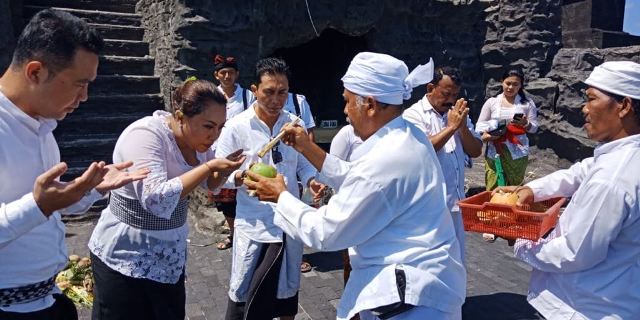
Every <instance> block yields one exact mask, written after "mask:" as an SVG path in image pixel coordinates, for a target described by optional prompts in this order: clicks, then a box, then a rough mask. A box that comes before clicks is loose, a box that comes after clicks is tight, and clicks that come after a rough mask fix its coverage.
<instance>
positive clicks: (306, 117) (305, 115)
mask: <svg viewBox="0 0 640 320" xmlns="http://www.w3.org/2000/svg"><path fill="white" fill-rule="evenodd" d="M296 97H297V99H298V104H299V106H300V114H298V112H297V110H296V106H295V105H294V104H293V93H291V92H289V97H288V98H287V102H285V104H284V110H286V111H289V113H292V114H294V115H297V116H299V117H300V119H302V121H304V124H305V126H304V127H305V128H306V129H307V130H308V129H311V128H315V126H316V122H315V121H314V120H313V114H311V106H309V103H308V102H307V97H305V96H303V95H301V94H296Z"/></svg>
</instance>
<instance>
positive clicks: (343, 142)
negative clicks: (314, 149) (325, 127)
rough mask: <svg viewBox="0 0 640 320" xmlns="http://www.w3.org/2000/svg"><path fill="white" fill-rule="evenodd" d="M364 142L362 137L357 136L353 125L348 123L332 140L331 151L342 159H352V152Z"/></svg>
mask: <svg viewBox="0 0 640 320" xmlns="http://www.w3.org/2000/svg"><path fill="white" fill-rule="evenodd" d="M361 144H362V139H360V137H358V136H356V134H355V132H354V131H353V126H352V125H350V124H349V125H346V126H344V127H342V129H340V131H338V133H336V135H335V136H334V137H333V139H332V140H331V147H330V148H329V153H331V154H332V155H334V156H336V157H338V158H340V160H344V161H350V159H351V153H352V152H353V150H355V149H356V148H357V147H358V146H360V145H361Z"/></svg>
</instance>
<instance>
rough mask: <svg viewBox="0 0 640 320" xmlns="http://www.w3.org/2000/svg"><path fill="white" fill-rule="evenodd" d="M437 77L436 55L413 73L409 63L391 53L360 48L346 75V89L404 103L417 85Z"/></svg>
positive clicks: (343, 80) (392, 102)
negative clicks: (434, 60)
mask: <svg viewBox="0 0 640 320" xmlns="http://www.w3.org/2000/svg"><path fill="white" fill-rule="evenodd" d="M432 79H433V59H431V58H429V63H427V64H426V65H419V66H417V67H416V68H415V69H413V71H411V73H410V74H409V68H407V65H406V64H405V63H404V62H402V61H401V60H398V59H396V58H394V57H392V56H390V55H387V54H381V53H373V52H360V53H358V54H357V55H356V56H355V57H354V58H353V60H351V64H350V65H349V68H348V69H347V73H345V75H344V76H343V77H342V83H343V84H344V87H345V89H347V90H349V91H351V92H353V93H355V94H357V95H359V96H363V97H366V96H372V97H374V98H375V99H376V101H380V102H382V103H387V104H392V105H401V104H402V101H403V100H407V99H409V98H411V91H412V90H413V88H415V87H417V86H419V85H421V84H425V83H427V82H429V81H431V80H432Z"/></svg>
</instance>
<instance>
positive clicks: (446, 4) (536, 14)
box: [0, 0, 640, 160]
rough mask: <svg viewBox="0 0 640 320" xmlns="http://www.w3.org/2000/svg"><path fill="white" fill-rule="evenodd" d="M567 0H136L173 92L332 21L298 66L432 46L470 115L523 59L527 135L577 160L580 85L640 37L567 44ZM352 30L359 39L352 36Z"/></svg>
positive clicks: (5, 20) (427, 52)
mask: <svg viewBox="0 0 640 320" xmlns="http://www.w3.org/2000/svg"><path fill="white" fill-rule="evenodd" d="M580 1H588V4H591V3H594V4H595V3H601V4H606V3H607V2H606V1H605V0H576V1H570V2H571V4H572V5H573V7H572V8H573V10H574V11H575V8H574V7H576V6H577V4H576V3H578V2H580ZM20 3H21V0H9V1H0V28H1V29H0V30H3V31H5V30H6V31H9V32H3V33H2V34H0V67H5V66H6V65H7V64H8V63H9V61H10V53H11V52H10V50H11V49H10V48H12V46H13V43H14V42H15V38H14V37H13V36H12V35H13V34H14V32H13V31H14V30H17V29H19V27H16V26H17V25H18V26H19V24H16V21H18V20H16V17H18V18H20V17H21V14H20V13H16V12H17V11H16V8H19V7H20ZM563 3H565V5H566V4H567V3H569V2H567V1H561V0H537V1H518V0H494V1H473V0H466V1H465V0H441V1H436V0H402V1H390V0H352V1H333V0H314V1H309V8H308V9H309V12H310V13H311V16H312V18H313V25H312V24H311V22H310V18H309V12H308V11H307V6H306V4H305V1H301V0H281V1H257V0H247V1H223V0H217V1H209V0H139V1H138V4H137V7H136V11H137V12H138V13H139V14H141V15H142V17H143V26H144V27H145V40H146V41H148V42H149V43H150V54H151V55H152V56H154V57H155V74H156V75H157V76H159V77H160V80H161V88H162V93H163V95H164V97H165V101H166V102H168V100H169V97H170V94H171V89H172V88H174V87H175V86H177V85H179V84H180V83H181V82H182V81H183V80H184V79H186V78H187V77H188V76H192V75H195V76H197V77H199V78H203V79H212V78H213V76H212V67H213V62H212V57H213V56H214V55H215V54H217V53H220V54H223V55H225V56H226V55H233V56H235V57H236V58H237V60H238V63H239V66H240V72H241V77H240V81H239V82H240V83H241V84H242V85H243V86H245V87H247V86H248V85H249V84H250V82H251V81H252V72H251V70H252V69H253V67H254V64H255V61H256V60H258V59H259V58H262V57H265V56H270V55H274V54H280V53H282V52H287V50H292V48H300V47H302V46H304V45H305V44H308V43H313V42H314V41H317V40H318V39H322V38H323V37H325V36H326V35H327V34H328V33H330V32H333V33H334V34H342V35H344V37H345V38H344V39H347V40H344V41H343V43H339V42H335V43H331V44H330V45H331V46H334V47H329V48H325V47H322V46H320V47H317V46H316V47H314V48H315V49H314V50H319V51H321V52H320V53H317V52H308V51H307V52H306V54H308V55H309V56H308V57H307V56H304V55H303V58H302V59H300V60H301V61H302V62H299V63H300V64H301V66H298V68H302V69H305V68H316V69H314V70H318V69H322V68H328V67H331V66H333V68H335V70H341V71H340V72H344V70H345V69H346V66H347V64H348V62H349V61H339V62H330V61H324V59H323V57H322V55H323V54H331V53H332V52H336V51H340V50H345V49H344V47H349V46H352V47H353V48H351V50H355V48H356V47H357V49H364V50H369V51H376V52H382V53H388V54H391V55H394V56H396V57H398V58H400V59H402V60H404V61H405V62H406V63H407V65H408V66H409V68H410V69H411V68H413V67H415V66H416V65H417V64H419V63H424V62H426V60H427V59H428V57H433V58H434V60H435V61H436V64H437V65H452V66H456V67H459V68H460V69H461V70H463V73H464V83H463V87H464V89H465V91H464V92H463V96H464V97H466V98H467V99H468V100H470V101H471V107H472V112H471V113H472V117H473V118H474V119H475V117H477V115H478V114H479V112H480V108H481V107H482V104H483V103H484V101H485V99H486V98H488V97H490V96H493V95H495V94H496V93H498V92H499V90H500V76H501V74H502V72H503V71H504V70H505V69H506V68H508V67H512V66H518V67H521V68H523V69H524V71H525V75H526V78H527V79H526V87H525V88H526V90H527V92H528V93H529V95H530V96H531V97H532V98H533V100H534V101H535V102H536V105H537V106H538V108H539V121H540V124H541V127H540V131H539V133H538V134H535V135H532V137H531V140H532V141H533V143H534V144H537V145H538V146H539V147H542V148H552V149H553V150H554V151H555V152H556V153H557V154H558V155H560V156H562V157H564V158H567V159H569V160H577V159H580V158H584V157H586V156H588V155H590V154H591V151H592V148H593V142H591V141H589V140H588V139H587V138H586V136H585V133H584V131H583V130H582V124H583V119H582V116H581V113H580V107H581V105H582V103H583V100H582V97H581V94H580V90H581V89H584V87H583V85H582V84H581V83H580V80H583V79H585V78H586V76H587V75H588V73H589V72H590V71H591V70H592V69H593V67H594V66H595V65H598V64H600V63H602V62H603V61H607V60H619V59H630V60H634V61H639V59H640V46H630V47H617V48H608V49H595V48H579V49H574V48H571V49H569V48H565V49H562V47H563V45H562V41H563V32H562V31H563V29H562V25H563V22H562V21H561V20H562V15H563ZM616 3H622V2H621V1H617V2H616ZM572 13H575V12H573V11H572ZM598 15H606V17H607V18H608V19H611V15H610V14H609V13H606V12H592V13H589V15H588V16H589V17H591V18H590V19H594V21H596V20H597V19H599V18H598ZM579 16H580V15H577V17H579ZM12 18H13V21H12ZM600 18H602V17H600ZM619 18H620V19H622V17H619ZM564 22H565V24H566V23H567V21H564ZM569 22H570V21H569ZM578 22H579V21H576V23H578ZM589 25H592V23H591V24H589ZM313 26H315V28H316V30H317V33H316V31H315V30H314V28H313ZM598 30H600V29H598ZM587 31H588V30H587ZM618 33H621V32H618ZM565 36H566V35H565ZM354 39H355V40H354ZM355 41H358V43H359V44H358V46H355V45H354V44H353V43H351V42H355ZM289 52H290V53H291V52H294V51H289ZM295 52H296V53H297V52H299V51H295ZM305 59H308V61H305ZM639 62H640V61H639ZM295 73H296V72H294V78H295V79H296V80H295V81H294V82H293V83H292V88H293V89H295V90H301V91H299V92H302V93H304V94H306V95H307V96H308V99H309V101H310V102H311V106H312V109H313V110H312V111H313V112H314V114H316V115H317V116H318V118H319V119H317V120H322V119H323V117H325V118H326V117H332V118H333V119H343V118H344V116H343V115H341V113H342V111H341V108H340V107H339V106H336V105H335V103H329V104H328V105H326V106H325V105H318V103H315V102H316V101H324V100H316V99H322V98H324V96H328V95H333V96H335V98H336V99H338V103H340V101H339V99H340V97H339V94H340V92H339V90H338V89H331V90H327V88H315V84H316V83H317V84H321V83H324V82H327V81H332V82H335V83H336V84H335V88H338V87H339V76H340V75H341V74H340V75H336V77H334V78H332V79H329V80H326V79H304V78H302V79H299V78H296V76H297V75H296V74H295ZM336 73H339V72H338V71H336ZM304 81H307V82H304ZM314 81H316V83H314ZM296 86H299V87H298V88H296ZM314 90H317V91H321V92H313V91H314ZM334 91H335V92H334ZM423 94H424V87H421V88H416V90H414V94H413V99H412V101H415V100H417V99H419V98H421V96H422V95H423ZM412 101H410V102H409V103H411V102H412ZM334 102H335V101H334ZM166 106H168V103H166ZM331 112H333V113H331ZM336 117H339V118H336ZM316 122H319V121H316Z"/></svg>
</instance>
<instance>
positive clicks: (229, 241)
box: [216, 236, 233, 250]
mask: <svg viewBox="0 0 640 320" xmlns="http://www.w3.org/2000/svg"><path fill="white" fill-rule="evenodd" d="M231 247H233V236H228V237H226V238H225V239H224V240H222V241H220V242H218V244H216V248H217V249H218V250H227V249H229V248H231Z"/></svg>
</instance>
